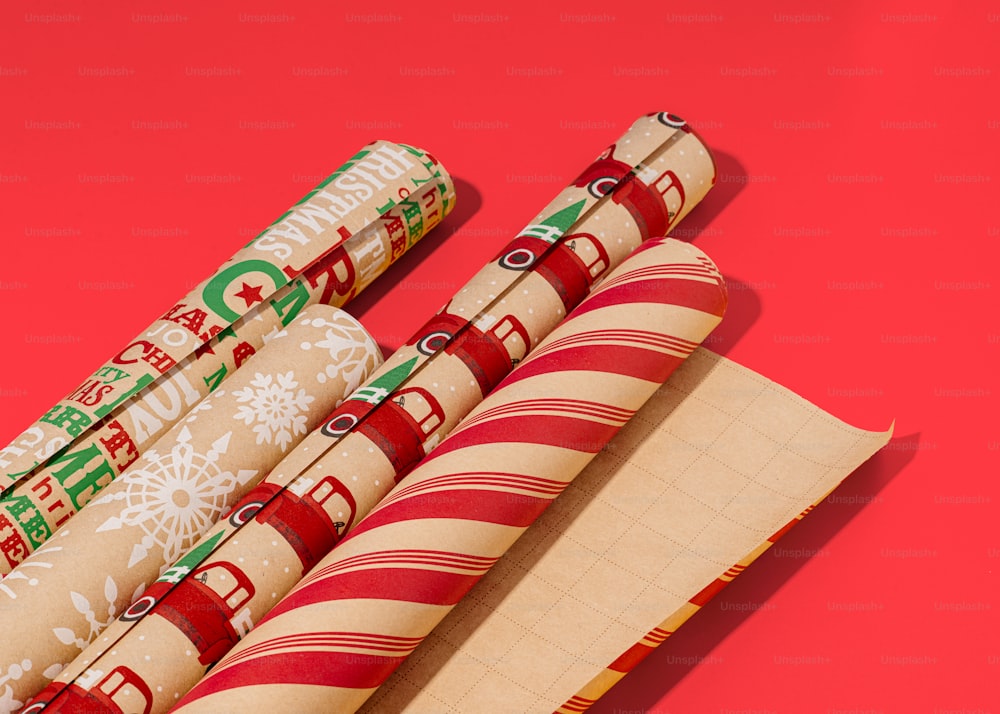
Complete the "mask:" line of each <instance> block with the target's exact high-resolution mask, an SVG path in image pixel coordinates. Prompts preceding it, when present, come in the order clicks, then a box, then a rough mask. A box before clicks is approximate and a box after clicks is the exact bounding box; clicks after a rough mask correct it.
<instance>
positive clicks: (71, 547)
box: [0, 305, 381, 712]
mask: <svg viewBox="0 0 1000 714" xmlns="http://www.w3.org/2000/svg"><path fill="white" fill-rule="evenodd" d="M380 362H381V355H380V353H379V350H378V347H377V345H376V344H375V341H374V340H373V339H372V338H371V336H369V335H368V334H367V332H365V330H364V328H363V327H362V326H361V325H360V324H359V323H358V322H357V321H356V320H355V319H354V318H353V317H351V316H350V315H348V314H347V313H346V312H343V311H341V310H339V309H337V308H333V307H328V306H326V305H313V306H312V307H309V308H307V309H306V310H304V311H303V312H302V314H301V315H299V317H297V318H296V319H295V320H294V321H293V322H292V323H291V324H290V325H289V327H288V328H287V330H284V331H282V332H281V333H279V334H278V335H275V336H274V338H273V339H272V340H271V341H270V342H269V343H268V344H267V346H266V347H265V348H264V349H263V350H261V351H260V352H259V353H257V354H256V355H254V356H253V357H251V358H250V359H249V360H248V361H247V362H246V364H244V365H243V366H242V367H241V368H240V369H239V370H238V371H237V372H236V374H234V375H233V376H232V377H231V378H230V379H229V381H228V382H227V383H226V384H225V385H224V386H222V387H220V388H219V389H217V390H215V391H214V392H213V393H212V394H211V395H209V396H208V397H206V398H205V399H204V400H202V401H201V402H199V403H198V405H197V406H195V408H194V409H192V410H191V411H190V412H189V413H188V415H187V416H186V417H185V418H184V419H183V420H181V421H180V422H178V423H177V424H176V425H174V427H173V428H172V429H171V430H170V431H169V432H167V434H165V435H164V436H163V437H162V438H161V439H159V440H158V441H157V442H156V443H155V444H153V445H152V446H151V447H150V448H149V449H148V450H147V451H146V453H144V454H143V455H142V456H141V457H139V458H138V459H137V460H136V462H135V463H134V464H133V465H132V466H131V467H129V468H128V469H127V470H126V471H125V473H123V474H122V475H121V476H120V477H119V478H118V479H116V480H115V481H114V482H113V483H112V484H111V485H109V486H108V487H107V488H106V489H105V490H104V491H103V492H102V493H101V495H100V496H98V497H97V498H95V499H94V500H92V501H91V502H90V503H88V504H87V505H86V506H85V507H84V508H82V509H81V510H80V512H79V513H78V514H77V515H76V516H74V518H73V519H72V520H71V521H70V522H69V523H67V524H66V525H65V526H63V527H62V528H61V529H59V531H57V532H56V533H55V534H54V535H53V537H52V538H51V539H49V541H48V542H47V543H46V544H45V545H43V546H42V547H41V548H40V549H38V550H37V551H35V552H34V553H33V554H32V555H31V556H29V557H28V559H27V560H25V561H24V562H23V563H21V564H20V565H19V566H18V567H16V568H15V569H14V570H13V571H11V573H10V574H9V575H7V576H6V577H5V578H4V579H3V580H2V581H0V631H2V632H3V639H2V640H0V663H2V664H0V671H3V672H9V671H11V667H12V666H13V667H16V674H17V676H16V677H15V676H11V675H9V676H7V677H6V681H4V682H3V683H2V684H0V712H8V711H16V710H17V708H18V707H19V706H20V702H24V701H26V700H27V699H29V698H30V697H31V696H33V695H35V694H36V693H37V692H38V691H39V690H40V689H42V687H44V686H45V685H46V684H48V682H49V681H50V680H51V679H52V678H53V677H54V676H55V675H56V674H58V671H59V670H60V669H61V668H62V666H63V665H64V664H65V663H68V662H70V661H72V660H73V659H74V658H75V657H76V655H77V654H78V653H79V652H80V651H81V650H82V649H84V648H85V647H86V645H87V644H88V643H89V642H90V641H92V640H93V639H94V638H95V637H97V636H98V635H99V634H100V632H101V631H102V630H103V629H104V628H105V627H107V625H108V624H110V623H111V622H113V621H114V618H115V617H116V616H117V615H118V614H119V613H121V612H122V610H124V609H125V607H127V606H128V604H129V603H130V602H131V601H132V600H133V599H135V598H136V597H138V596H139V595H140V594H141V593H142V591H143V589H144V588H145V587H146V586H148V585H149V584H150V583H151V582H153V581H154V580H155V579H156V578H157V577H158V576H159V575H160V574H161V572H162V570H163V569H164V567H165V566H166V565H169V564H171V563H173V562H174V561H175V560H176V559H177V558H178V557H180V555H182V554H183V553H184V552H185V551H186V550H187V549H188V548H190V547H191V545H192V544H193V543H194V541H195V540H196V539H197V538H198V537H199V536H200V535H201V534H202V533H204V532H205V531H206V530H207V529H208V528H210V527H211V525H212V524H213V523H214V521H215V520H216V519H218V518H219V517H220V516H221V515H222V514H223V513H225V512H226V511H227V510H229V508H230V507H231V506H232V505H233V503H234V502H235V501H236V500H237V499H239V498H240V497H241V496H242V495H243V494H244V493H246V492H247V491H248V490H249V489H250V488H252V487H253V486H254V485H255V484H256V483H257V482H258V481H259V480H260V478H261V477H263V475H264V474H266V473H267V472H268V471H269V470H270V469H271V468H273V467H274V465H275V464H276V463H277V462H278V461H279V460H280V459H281V457H282V456H283V455H284V454H286V453H288V452H289V451H290V450H291V449H292V448H294V446H295V445H296V444H297V443H299V442H300V441H301V440H302V438H303V437H304V436H305V435H306V434H307V433H308V432H309V431H310V430H311V429H313V428H315V427H316V426H317V425H318V424H319V423H321V422H322V420H323V418H324V417H326V416H327V415H328V414H329V413H330V411H331V410H332V409H334V407H335V406H336V405H337V404H339V403H340V402H341V401H342V400H343V399H344V397H345V396H347V394H349V393H350V392H351V390H353V389H354V388H356V387H357V386H358V385H359V384H360V383H361V382H362V381H363V380H364V379H365V378H366V377H367V376H368V374H369V373H370V372H371V371H372V370H373V369H375V367H377V366H378V365H379V364H380ZM140 709H141V707H140Z"/></svg>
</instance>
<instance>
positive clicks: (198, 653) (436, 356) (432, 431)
mask: <svg viewBox="0 0 1000 714" xmlns="http://www.w3.org/2000/svg"><path fill="white" fill-rule="evenodd" d="M677 123H678V120H676V118H673V117H669V116H668V115H665V114H660V115H652V116H650V117H646V118H643V119H640V120H639V121H638V122H636V124H635V125H634V126H633V127H632V128H631V129H630V130H629V132H627V133H626V134H625V136H623V137H622V138H621V139H619V141H618V142H617V143H616V145H615V146H630V147H635V148H634V149H630V150H629V154H630V158H633V159H634V158H635V157H637V156H642V157H643V159H642V161H639V162H636V163H637V165H638V173H642V174H643V175H646V176H647V177H648V176H649V175H650V172H651V171H652V170H654V169H650V168H648V167H650V166H658V167H660V168H659V169H655V170H656V171H659V172H660V173H662V174H667V173H669V174H671V175H676V174H680V175H684V176H686V179H685V181H686V185H682V191H681V195H682V196H686V198H685V199H684V202H683V205H682V204H681V203H677V204H671V203H670V197H668V199H666V200H663V199H662V197H661V194H660V193H659V192H658V189H656V188H655V185H656V184H655V181H650V183H649V185H647V184H646V183H645V182H643V181H642V180H641V179H637V180H635V182H634V183H631V184H630V183H628V181H625V182H620V181H619V183H615V181H618V180H619V179H621V178H622V174H621V171H623V169H621V167H617V166H614V165H611V166H610V167H609V163H608V162H609V159H608V157H609V156H613V155H614V153H615V149H614V146H613V147H611V148H609V149H607V150H606V151H605V152H603V153H602V154H601V156H600V157H599V158H598V160H597V161H596V162H595V163H594V164H592V165H591V166H590V167H588V168H587V169H586V170H585V171H584V172H583V174H582V175H581V176H582V178H581V179H579V180H577V181H575V182H574V185H573V186H571V187H569V188H567V189H566V190H564V191H563V192H561V193H560V194H559V196H557V198H556V199H555V200H554V201H552V202H551V203H550V204H549V206H548V207H547V208H546V209H545V210H543V211H542V212H541V213H540V214H539V217H538V218H536V219H535V220H534V221H533V222H532V224H531V225H529V226H528V227H527V228H526V229H525V230H524V231H522V232H521V234H520V235H519V236H518V237H516V238H515V239H514V240H513V241H512V242H511V243H510V244H509V245H508V246H507V247H506V248H504V249H502V250H501V251H500V252H499V254H498V256H497V258H496V259H495V260H494V261H492V262H491V263H490V264H489V265H487V266H486V267H485V268H484V269H483V270H482V271H480V272H479V273H478V274H477V275H476V276H474V277H473V279H472V280H471V281H470V282H469V283H468V284H467V285H466V286H465V287H464V288H462V289H461V290H459V292H458V293H457V294H456V296H455V297H454V298H453V299H452V300H451V301H449V303H448V304H447V305H446V306H445V307H444V308H443V309H442V310H441V311H440V312H439V313H438V314H437V315H436V316H435V317H434V318H433V319H431V320H430V321H429V322H428V323H427V324H426V325H425V326H424V328H422V329H421V331H420V332H418V333H417V334H416V335H414V336H413V337H412V338H411V339H410V340H409V341H408V342H407V345H406V346H404V347H403V348H401V350H400V351H399V352H397V353H396V355H394V356H393V357H392V358H390V360H389V364H387V366H385V367H383V369H382V370H381V371H380V373H379V374H378V375H376V376H375V377H373V378H372V380H370V381H369V383H368V384H367V385H365V386H364V387H362V388H361V389H359V390H358V391H357V392H356V396H355V397H354V398H352V399H351V400H349V401H348V402H346V403H345V404H344V406H343V407H342V408H341V409H339V410H338V411H337V412H335V413H334V414H333V415H332V416H331V418H330V419H328V420H327V426H326V427H325V429H324V430H323V431H322V432H318V433H315V434H313V435H310V436H309V437H307V438H306V440H305V441H304V442H303V444H302V445H301V446H300V447H299V448H298V449H296V450H295V452H293V453H292V454H290V455H289V456H288V457H287V458H286V459H284V460H283V461H282V463H281V464H279V465H278V467H276V468H275V470H274V472H273V473H272V474H270V475H269V476H268V477H267V478H266V483H264V484H262V485H261V486H260V487H258V488H257V489H255V490H254V491H253V492H251V493H249V494H248V495H247V496H246V497H245V498H244V499H243V501H242V502H241V503H240V504H239V505H238V506H237V507H236V509H234V513H233V515H232V516H231V517H230V518H229V519H227V520H225V521H220V522H219V524H217V526H216V528H214V529H213V530H212V531H210V532H209V533H207V534H206V535H205V536H204V539H203V541H202V545H201V546H199V547H197V548H195V549H194V552H193V553H192V554H191V556H190V557H186V558H185V559H184V560H183V561H182V562H180V563H177V564H176V567H175V568H171V569H170V571H168V572H167V573H165V574H164V576H163V578H161V582H159V583H157V584H156V585H154V586H153V587H152V588H150V590H149V591H148V592H147V593H145V595H144V598H143V600H142V602H140V603H137V604H136V606H135V607H134V608H133V609H132V612H131V615H129V616H123V618H124V617H127V619H123V620H122V621H120V622H118V623H115V625H113V626H112V627H111V628H109V629H108V630H107V632H106V635H107V636H108V639H107V641H105V639H104V638H101V639H100V640H98V641H97V642H95V643H94V644H93V645H92V646H91V647H90V648H88V649H87V650H86V651H85V652H83V653H81V655H80V656H79V657H78V659H77V660H76V661H74V662H73V663H72V664H71V665H70V666H68V667H67V668H66V669H65V670H64V671H63V672H62V673H61V674H60V676H59V677H58V678H57V680H56V681H55V682H54V683H53V685H52V686H51V687H50V688H49V689H48V690H47V691H46V692H45V694H44V695H43V696H42V697H40V699H43V698H46V697H48V698H52V697H55V696H57V695H58V692H59V691H61V690H62V689H64V688H65V687H66V685H68V684H69V683H71V682H76V684H77V686H82V685H80V684H79V683H80V682H81V681H82V682H85V683H86V687H91V686H93V685H94V684H96V680H94V678H93V676H92V675H91V674H88V671H90V670H94V669H100V671H110V670H113V669H116V668H125V669H127V670H128V671H129V673H130V677H133V678H135V679H136V681H142V682H144V683H145V686H146V687H148V688H149V690H150V692H151V707H152V708H151V711H153V712H160V711H165V710H166V708H167V707H169V706H171V705H172V704H173V703H174V702H175V697H174V695H175V694H178V693H180V694H183V693H184V692H186V691H187V690H188V689H189V688H190V687H191V686H193V685H194V684H195V683H196V682H197V681H198V679H199V678H200V677H201V676H202V675H203V674H204V672H205V671H206V669H207V668H208V667H209V666H210V665H211V664H213V663H214V662H215V661H217V660H218V659H219V658H220V657H221V656H222V655H223V654H224V653H225V651H226V649H227V648H228V647H229V646H231V645H232V644H233V643H235V641H236V639H237V638H238V637H240V636H242V635H243V634H245V632H246V630H247V629H249V627H250V626H251V625H252V624H253V623H255V622H257V621H258V620H259V619H260V618H261V617H262V616H263V615H264V614H265V613H266V612H267V610H268V609H269V608H270V607H271V606H272V605H273V604H274V603H275V602H276V601H277V599H278V598H280V597H282V596H283V595H285V594H286V593H287V592H288V590H289V589H290V588H291V587H292V586H293V585H294V584H295V582H296V581H297V580H298V579H299V578H300V577H301V576H302V575H303V574H304V573H305V572H306V571H307V570H308V569H309V568H310V567H312V566H313V565H314V564H315V563H316V562H317V561H318V560H319V559H320V558H321V557H323V556H324V555H325V554H326V553H327V552H328V551H329V549H330V548H331V547H333V545H334V544H335V543H336V542H337V540H339V538H340V537H341V536H342V535H343V534H344V533H345V532H347V531H348V530H349V529H350V528H351V527H352V526H353V524H354V523H356V522H357V521H358V520H359V519H360V518H361V517H362V516H363V515H364V514H365V513H367V512H368V510H370V508H371V507H373V506H374V505H375V503H377V501H378V500H379V499H380V498H381V497H382V496H383V495H384V494H385V493H386V492H388V490H389V489H390V488H391V487H392V485H393V484H394V483H395V482H396V481H397V480H398V479H399V478H401V477H402V476H403V475H404V474H405V473H406V472H407V471H408V470H409V469H410V468H411V467H412V466H413V465H414V464H415V463H416V462H417V461H418V460H419V459H420V458H421V457H422V456H423V455H424V454H425V453H426V452H428V451H429V450H430V449H432V448H433V447H434V446H435V444H437V443H438V442H439V441H440V440H441V439H442V438H443V437H444V436H445V435H446V434H447V433H448V431H449V430H450V429H451V428H452V427H453V426H454V425H455V424H456V423H457V422H458V421H459V419H461V418H462V417H463V416H464V415H465V414H467V413H468V412H469V410H471V409H472V408H473V407H474V406H475V405H476V404H477V403H478V402H479V401H480V400H481V399H482V397H483V395H484V394H485V393H486V392H488V391H489V390H490V389H491V388H492V387H493V386H495V385H496V384H497V383H498V382H499V380H500V379H501V378H502V377H503V376H505V375H506V374H507V372H508V371H509V370H510V369H511V367H512V365H513V364H514V363H515V362H516V361H517V360H519V359H521V358H523V357H524V355H525V351H526V350H527V348H528V347H529V346H530V345H534V344H536V343H537V342H538V341H539V340H540V339H541V338H542V337H544V336H545V335H546V334H548V332H550V331H551V329H552V328H553V327H554V326H555V325H556V324H557V323H558V322H559V321H560V320H561V319H562V318H563V317H564V315H565V314H566V311H568V310H570V309H572V308H573V307H574V306H575V305H577V304H578V303H579V301H580V300H581V299H582V298H583V296H584V295H585V294H586V293H587V291H588V290H589V288H590V286H591V285H592V284H593V282H594V281H596V280H598V279H600V278H602V277H603V276H604V275H605V274H606V273H607V272H608V270H609V269H610V268H612V267H614V266H615V265H617V264H618V263H619V262H620V261H621V259H622V257H624V255H625V254H626V251H628V250H631V249H632V248H634V247H635V246H637V245H638V244H639V243H640V242H641V241H642V240H643V239H645V238H647V237H648V232H647V230H648V226H657V227H663V226H664V225H665V221H667V220H669V219H670V216H671V211H673V213H672V220H673V221H674V222H676V220H679V219H680V217H681V216H682V215H684V214H685V213H686V211H687V210H690V207H691V206H692V205H693V204H694V203H695V202H696V201H697V200H700V198H701V196H702V195H704V192H705V190H707V187H710V186H711V185H712V183H713V181H714V173H713V167H712V163H711V159H710V157H709V156H708V154H707V151H706V150H705V149H704V147H703V146H702V145H701V144H700V142H699V141H698V139H697V138H696V137H694V136H693V135H690V134H688V133H687V132H685V131H683V130H678V128H677V127H676V126H673V125H672V124H677ZM632 151H635V152H636V153H634V154H633V153H631V152H632ZM641 151H642V152H649V153H648V154H646V155H643V154H640V153H639V152H641ZM683 152H687V153H686V156H687V157H688V158H686V159H685V153H683ZM699 152H701V153H699ZM616 171H617V172H618V173H615V172H616ZM625 175H626V176H627V175H630V174H625ZM656 175H657V176H658V175H659V174H656ZM612 179H613V180H612ZM619 184H620V185H622V186H624V187H626V188H628V191H629V194H628V200H625V199H617V198H616V197H615V196H616V194H611V195H610V196H607V194H609V193H610V190H609V189H610V186H612V185H619ZM595 186H596V187H597V188H595ZM641 186H646V188H645V189H643V190H645V191H646V192H647V193H648V194H649V195H643V194H642V193H641V192H640V190H639V187H641ZM602 197H603V198H602ZM668 204H669V205H668ZM567 206H569V207H570V209H569V210H567ZM588 206H589V207H590V208H589V209H588V208H587V207H588ZM670 206H673V208H671V207H670ZM640 208H641V210H640ZM636 215H638V216H639V217H640V218H641V219H642V220H641V221H637V220H635V216H636ZM573 221H575V223H574V222H573ZM642 226H647V228H642ZM560 233H562V234H565V235H564V236H563V237H562V238H561V239H560V238H559V235H560ZM540 236H543V237H540ZM504 286H506V287H504ZM449 340H450V341H449ZM392 364H394V365H396V366H395V367H393V366H391V365H392ZM418 365H419V368H418ZM387 394H388V395H389V396H388V397H386V395H387ZM368 410H370V411H368ZM322 454H328V455H329V458H330V459H333V460H334V461H333V463H332V464H331V463H330V461H329V460H326V459H320V458H319V456H320V455H322ZM260 553H267V566H266V567H260V565H259V557H256V556H257V555H259V554H260ZM213 573H217V574H225V576H226V578H227V581H226V582H235V580H239V582H241V583H243V592H244V593H245V597H241V598H239V601H238V604H233V603H232V602H227V601H226V598H222V597H220V594H221V593H220V592H218V587H217V588H216V590H217V592H215V594H214V595H213V594H212V593H211V592H208V591H209V587H208V583H207V582H206V583H202V582H200V581H197V579H198V578H204V577H206V574H208V575H209V576H211V575H212V574H213ZM234 579H235V580H234ZM219 587H221V585H220V586H219ZM154 601H156V607H155V608H154V605H153V603H154ZM158 611H159V612H158ZM192 647H193V648H194V649H193V650H192ZM112 651H113V652H114V654H112ZM188 651H193V652H194V655H195V656H190V657H189V656H186V655H185V656H184V657H179V656H177V655H178V653H182V652H185V653H186V652H188ZM123 671H124V670H123Z"/></svg>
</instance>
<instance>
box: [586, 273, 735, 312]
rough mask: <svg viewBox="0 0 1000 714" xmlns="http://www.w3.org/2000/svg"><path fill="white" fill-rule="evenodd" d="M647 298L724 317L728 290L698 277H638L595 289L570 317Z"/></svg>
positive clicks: (645, 300) (653, 301)
mask: <svg viewBox="0 0 1000 714" xmlns="http://www.w3.org/2000/svg"><path fill="white" fill-rule="evenodd" d="M644 302H649V303H660V304H665V305H680V306H682V307H689V308H692V309H694V310H701V311H702V312H707V313H708V314H710V315H716V316H718V317H722V314H723V313H724V312H725V311H726V292H725V289H724V288H722V286H720V285H717V284H712V283H703V282H700V281H695V280H638V281H636V282H632V283H625V284H623V285H618V286H611V287H609V288H608V289H606V290H605V289H601V290H600V291H599V292H596V293H593V294H592V295H591V296H590V297H589V298H587V300H586V301H584V302H582V303H581V304H580V306H579V307H577V308H576V309H575V310H573V312H572V314H571V315H570V319H572V318H573V317H575V316H577V315H583V314H584V313H588V312H592V311H593V310H599V309H602V308H605V307H612V306H615V305H619V306H620V305H629V304H633V303H644Z"/></svg>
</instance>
